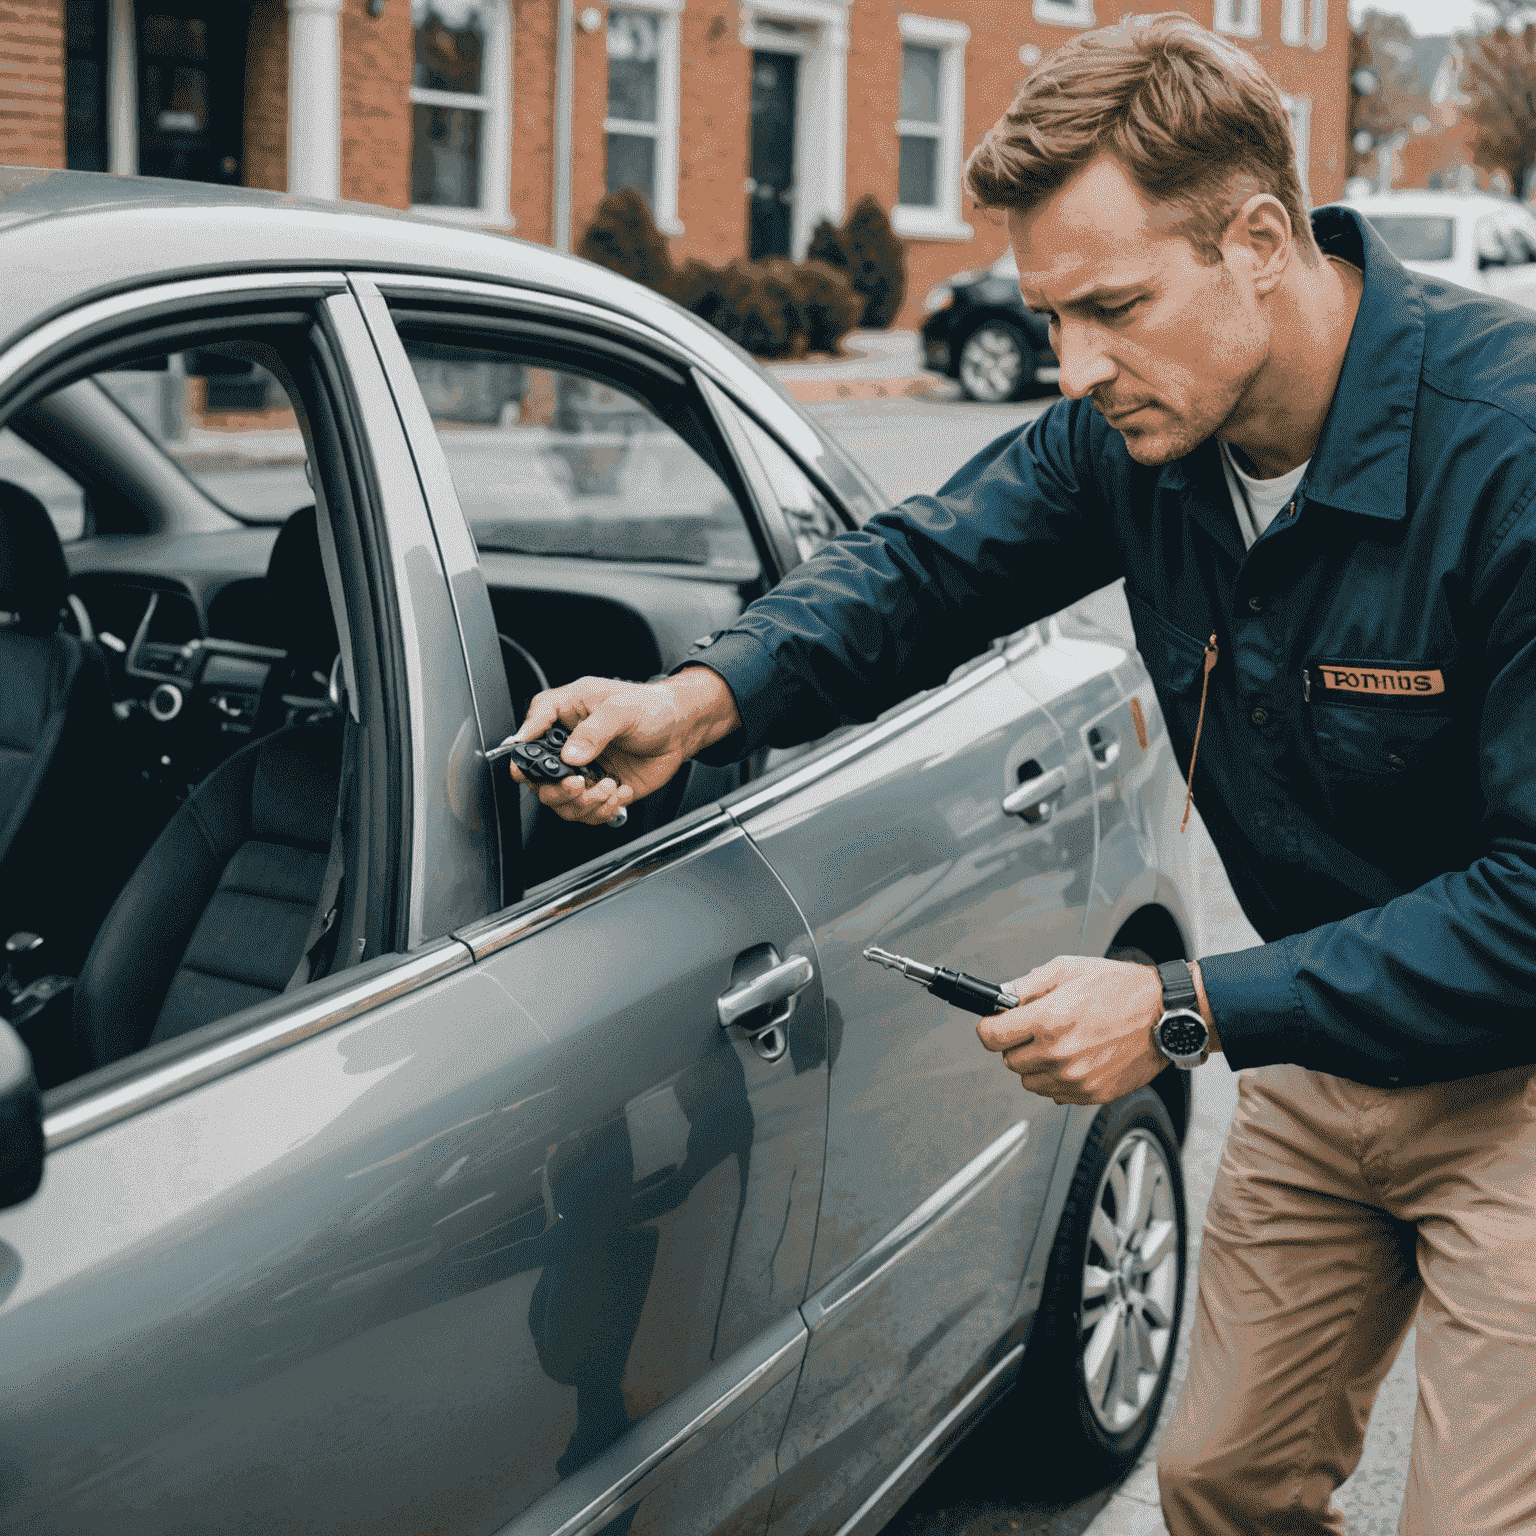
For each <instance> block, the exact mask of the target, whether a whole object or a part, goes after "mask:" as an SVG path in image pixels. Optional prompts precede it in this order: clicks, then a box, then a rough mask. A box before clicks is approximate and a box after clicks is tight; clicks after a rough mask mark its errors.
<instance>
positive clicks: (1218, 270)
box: [1008, 155, 1269, 464]
mask: <svg viewBox="0 0 1536 1536" xmlns="http://www.w3.org/2000/svg"><path fill="white" fill-rule="evenodd" d="M1177 217H1179V214H1178V211H1177V210H1172V209H1169V208H1167V207H1165V206H1162V205H1158V204H1151V203H1148V202H1147V201H1146V200H1145V199H1144V198H1143V197H1142V195H1141V194H1140V193H1139V192H1138V191H1137V189H1136V187H1135V185H1134V184H1133V183H1132V181H1131V180H1130V178H1129V177H1128V176H1127V175H1126V173H1125V171H1124V170H1123V169H1122V168H1121V166H1120V164H1119V162H1118V161H1116V160H1114V159H1112V158H1111V157H1110V156H1108V155H1102V156H1100V157H1099V158H1098V159H1096V160H1093V161H1091V162H1090V163H1089V164H1088V165H1086V166H1085V167H1084V168H1083V169H1082V170H1081V171H1079V172H1078V173H1077V175H1076V176H1074V177H1073V178H1072V179H1071V180H1070V181H1069V182H1067V184H1066V185H1065V186H1063V187H1062V188H1061V189H1060V190H1059V191H1057V192H1055V193H1053V194H1052V195H1051V196H1050V197H1049V198H1047V199H1046V200H1045V202H1043V203H1041V204H1039V205H1038V206H1037V207H1034V208H1031V209H1030V210H1029V211H1028V212H1027V213H1019V212H1016V211H1010V212H1009V214H1008V233H1009V238H1010V239H1011V241H1012V243H1013V250H1014V255H1015V257H1016V258H1017V260H1018V264H1019V289H1020V291H1021V292H1022V293H1023V295H1024V302H1025V303H1026V304H1027V305H1029V307H1030V308H1031V309H1034V310H1038V311H1040V312H1042V313H1044V314H1046V315H1047V316H1048V318H1049V320H1050V325H1051V344H1052V346H1053V347H1054V348H1055V350H1056V356H1057V358H1058V360H1059V361H1060V363H1061V392H1062V393H1063V394H1064V395H1067V396H1068V397H1069V398H1071V399H1073V400H1079V399H1082V398H1083V397H1084V396H1088V397H1090V398H1091V399H1092V401H1093V404H1094V406H1095V407H1096V408H1097V409H1098V411H1099V412H1100V414H1101V415H1102V416H1103V417H1104V418H1105V420H1107V421H1108V422H1109V423H1110V425H1111V426H1113V427H1115V428H1116V429H1117V430H1118V431H1119V432H1120V433H1121V434H1122V435H1123V436H1124V438H1125V444H1126V447H1127V449H1128V450H1129V451H1130V454H1131V457H1132V458H1134V459H1136V460H1137V461H1138V462H1139V463H1142V464H1166V463H1168V462H1170V461H1171V460H1173V459H1176V458H1179V457H1181V456H1182V455H1184V454H1186V453H1188V452H1189V451H1190V450H1191V449H1193V448H1195V447H1196V446H1198V445H1199V444H1200V443H1202V442H1204V441H1205V439H1206V438H1208V437H1210V436H1211V435H1212V434H1213V433H1214V432H1216V430H1217V429H1218V428H1219V427H1221V426H1222V425H1223V423H1225V422H1226V421H1227V420H1228V419H1229V418H1230V417H1232V415H1233V414H1234V412H1235V411H1236V409H1237V407H1238V404H1239V402H1240V401H1241V399H1242V397H1243V395H1244V393H1245V392H1246V391H1247V389H1248V387H1249V385H1250V384H1252V382H1253V380H1254V378H1255V377H1256V376H1257V374H1258V372H1259V370H1260V369H1261V368H1262V366H1263V364H1264V361H1265V358H1266V356H1267V354H1268V345H1269V336H1268V328H1267V325H1266V323H1265V317H1264V313H1263V310H1262V308H1261V306H1260V304H1259V302H1258V298H1257V295H1256V294H1255V291H1254V289H1253V285H1252V283H1251V282H1249V281H1247V280H1246V269H1244V268H1242V267H1239V269H1238V270H1236V271H1234V270H1233V266H1232V264H1231V263H1230V262H1222V263H1218V264H1217V265H1215V266H1206V265H1205V264H1204V263H1203V262H1202V261H1201V260H1200V257H1199V256H1198V254H1197V253H1196V251H1195V248H1194V247H1193V246H1192V245H1191V244H1190V243H1189V241H1188V240H1187V239H1185V238H1184V237H1183V236H1182V235H1177V234H1170V233H1168V232H1167V230H1168V229H1169V228H1170V227H1171V226H1172V225H1173V223H1174V221H1175V219H1176V218H1177Z"/></svg>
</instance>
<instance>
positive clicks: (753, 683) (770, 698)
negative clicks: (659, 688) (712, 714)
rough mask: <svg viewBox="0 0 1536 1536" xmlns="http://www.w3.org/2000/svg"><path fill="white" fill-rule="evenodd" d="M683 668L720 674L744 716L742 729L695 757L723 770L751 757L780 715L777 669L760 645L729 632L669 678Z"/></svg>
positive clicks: (684, 663) (679, 665)
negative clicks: (699, 668) (774, 719)
mask: <svg viewBox="0 0 1536 1536" xmlns="http://www.w3.org/2000/svg"><path fill="white" fill-rule="evenodd" d="M684 667H708V668H709V670H710V671H711V672H715V673H718V674H719V676H720V677H721V678H722V679H723V680H724V682H725V686H726V687H727V688H729V689H730V690H731V697H732V698H733V699H735V701H736V713H737V714H739V715H740V716H741V729H740V730H736V731H732V732H731V734H730V735H729V736H725V737H722V738H721V739H720V740H719V741H717V742H716V743H715V744H714V745H713V746H711V747H706V748H705V749H704V750H703V751H702V752H698V753H695V754H694V755H695V757H696V758H697V759H698V761H699V762H701V763H706V764H708V765H709V766H710V767H711V768H724V767H725V766H727V765H728V764H730V763H739V762H740V761H741V760H742V758H744V757H750V756H751V755H752V753H753V752H755V751H756V750H757V749H758V747H759V746H761V745H762V743H763V740H764V738H765V737H766V736H767V734H768V731H769V728H770V727H771V726H772V724H773V718H774V716H775V715H776V714H777V713H778V710H777V709H776V708H775V701H776V699H777V695H778V694H779V692H780V691H781V683H780V679H779V675H778V668H777V667H775V666H774V664H773V659H772V658H771V657H770V656H769V654H768V652H767V651H766V650H764V649H763V647H762V644H761V642H759V641H758V640H757V639H755V638H754V637H753V636H751V635H744V634H740V633H737V632H729V633H726V634H723V635H721V636H720V637H719V639H717V640H714V641H712V642H711V643H710V645H709V646H708V647H707V648H706V649H705V650H703V651H700V652H698V653H697V654H695V655H692V656H689V657H687V658H686V659H685V660H683V661H680V662H678V664H677V665H676V666H675V667H673V668H672V671H671V672H670V673H668V674H667V675H668V676H669V677H675V676H676V675H677V674H678V673H679V672H681V671H682V670H683V668H684Z"/></svg>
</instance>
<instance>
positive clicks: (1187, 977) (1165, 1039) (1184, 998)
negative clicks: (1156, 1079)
mask: <svg viewBox="0 0 1536 1536" xmlns="http://www.w3.org/2000/svg"><path fill="white" fill-rule="evenodd" d="M1157 974H1158V976H1159V977H1161V978H1162V983H1163V1016H1162V1017H1161V1018H1160V1019H1159V1020H1158V1021H1157V1023H1156V1024H1154V1025H1153V1026H1152V1041H1153V1044H1154V1045H1156V1046H1157V1048H1158V1050H1160V1051H1161V1052H1162V1053H1163V1055H1164V1056H1166V1057H1167V1058H1168V1060H1169V1061H1171V1062H1172V1063H1173V1064H1174V1066H1176V1067H1177V1068H1179V1070H1180V1071H1181V1072H1193V1071H1194V1069H1195V1068H1196V1067H1198V1066H1201V1065H1203V1064H1204V1062H1205V1060H1206V1058H1207V1057H1208V1056H1209V1055H1210V1054H1211V1053H1210V1051H1209V1050H1207V1049H1206V1047H1207V1046H1208V1045H1209V1044H1210V1040H1211V1032H1210V1030H1209V1029H1208V1028H1207V1027H1206V1023H1205V1020H1204V1019H1203V1018H1201V1017H1200V994H1199V993H1198V992H1196V990H1195V977H1194V972H1192V971H1191V970H1190V968H1189V964H1188V962H1187V961H1184V960H1165V961H1164V962H1163V963H1162V964H1161V965H1160V966H1158V968H1157Z"/></svg>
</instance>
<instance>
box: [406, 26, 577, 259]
mask: <svg viewBox="0 0 1536 1536" xmlns="http://www.w3.org/2000/svg"><path fill="white" fill-rule="evenodd" d="M401 9H402V10H403V9H405V7H403V6H402V7H401ZM554 179H555V7H554V6H553V5H552V4H551V3H550V0H515V3H514V4H513V7H512V216H513V218H515V219H516V220H517V234H518V235H519V236H520V237H521V238H522V239H524V240H536V241H538V242H539V244H541V245H552V244H553V243H554V238H555V226H554Z"/></svg>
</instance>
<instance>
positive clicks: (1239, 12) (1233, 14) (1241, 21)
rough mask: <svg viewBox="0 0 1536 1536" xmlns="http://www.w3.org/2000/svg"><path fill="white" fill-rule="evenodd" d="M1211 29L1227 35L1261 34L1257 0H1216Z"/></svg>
mask: <svg viewBox="0 0 1536 1536" xmlns="http://www.w3.org/2000/svg"><path fill="white" fill-rule="evenodd" d="M1211 30H1212V31H1213V32H1224V33H1226V35H1227V36H1228V37H1259V36H1261V35H1262V32H1263V17H1262V16H1261V14H1260V11H1259V0H1216V4H1215V11H1214V14H1213V15H1212V18H1211Z"/></svg>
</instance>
